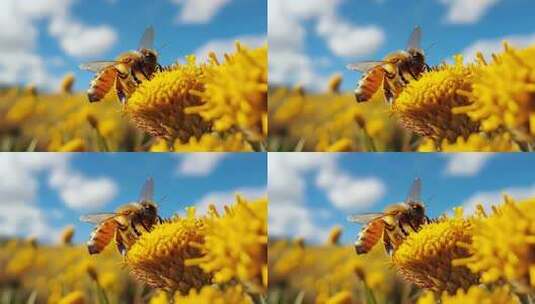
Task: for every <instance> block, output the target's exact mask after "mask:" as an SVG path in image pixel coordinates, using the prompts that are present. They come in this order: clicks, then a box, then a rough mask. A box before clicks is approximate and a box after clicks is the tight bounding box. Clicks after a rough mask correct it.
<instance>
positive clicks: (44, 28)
mask: <svg viewBox="0 0 535 304" xmlns="http://www.w3.org/2000/svg"><path fill="white" fill-rule="evenodd" d="M266 10H267V5H266V1H265V0H255V1H251V0H155V1H143V0H91V1H85V0H22V1H21V0H2V1H1V3H0V11H2V12H3V13H0V83H9V84H13V83H18V84H27V83H29V82H34V83H37V84H38V85H39V86H40V87H43V88H48V89H54V88H55V87H57V83H58V81H59V79H61V77H62V76H63V75H64V74H65V73H68V72H74V73H75V76H76V79H77V82H76V85H75V89H77V90H85V89H86V87H87V85H88V83H89V81H90V80H91V78H92V75H91V73H88V72H84V71H79V70H78V69H77V66H78V65H79V64H80V63H81V62H84V61H90V60H110V59H114V58H115V57H116V56H117V55H118V54H119V53H121V52H124V51H127V50H132V49H136V48H137V46H138V42H139V40H140V37H141V35H142V33H143V31H144V29H145V28H146V27H147V26H149V25H152V26H154V28H155V29H156V41H155V46H156V48H157V49H158V50H159V51H160V54H161V58H160V62H161V63H162V64H170V63H172V62H174V61H176V60H177V59H183V57H184V56H185V55H188V54H192V53H196V54H199V55H202V54H204V53H205V51H206V49H211V50H214V51H216V52H217V53H219V54H221V53H223V52H225V51H229V50H231V49H233V43H234V41H235V40H236V39H240V40H243V42H244V43H245V44H248V45H252V46H257V45H260V44H262V43H263V42H264V41H265V37H266V24H267V15H266ZM2 58H3V59H2Z"/></svg>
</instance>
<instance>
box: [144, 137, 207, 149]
mask: <svg viewBox="0 0 535 304" xmlns="http://www.w3.org/2000/svg"><path fill="white" fill-rule="evenodd" d="M203 136H204V135H203ZM192 140H197V139H196V138H195V137H193V139H192ZM178 145H182V144H181V143H180V141H178ZM195 151H198V150H195ZM149 152H170V149H169V144H168V143H167V141H165V140H163V139H161V138H158V139H156V140H155V141H154V143H153V144H152V145H151V146H150V149H149Z"/></svg>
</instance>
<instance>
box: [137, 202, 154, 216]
mask: <svg viewBox="0 0 535 304" xmlns="http://www.w3.org/2000/svg"><path fill="white" fill-rule="evenodd" d="M141 206H143V213H145V214H146V215H150V216H156V215H157V213H158V209H157V208H156V205H155V204H154V203H152V202H149V201H143V202H141Z"/></svg>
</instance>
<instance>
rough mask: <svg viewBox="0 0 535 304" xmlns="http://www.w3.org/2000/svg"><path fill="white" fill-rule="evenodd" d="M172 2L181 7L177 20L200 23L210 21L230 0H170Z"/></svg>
mask: <svg viewBox="0 0 535 304" xmlns="http://www.w3.org/2000/svg"><path fill="white" fill-rule="evenodd" d="M172 2H173V3H174V4H177V5H179V6H181V7H182V8H181V11H180V13H179V14H178V15H177V16H176V21H177V22H180V23H186V24H202V23H208V22H210V20H212V18H214V17H215V15H216V14H217V13H218V12H219V11H220V10H221V9H223V8H224V7H225V6H226V5H228V4H229V3H230V2H231V0H172Z"/></svg>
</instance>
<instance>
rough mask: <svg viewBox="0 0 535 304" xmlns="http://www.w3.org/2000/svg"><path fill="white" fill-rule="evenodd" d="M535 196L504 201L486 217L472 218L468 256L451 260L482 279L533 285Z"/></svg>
mask: <svg viewBox="0 0 535 304" xmlns="http://www.w3.org/2000/svg"><path fill="white" fill-rule="evenodd" d="M534 223H535V199H528V200H525V201H521V202H518V203H516V202H514V201H513V200H512V199H511V198H510V197H507V196H506V197H505V204H503V205H502V206H500V207H499V208H497V209H496V212H495V213H494V214H492V215H491V216H489V217H480V218H477V219H476V220H475V221H474V237H473V240H472V243H471V244H466V247H467V248H469V251H470V253H471V256H470V257H468V258H466V259H460V260H458V261H455V264H456V265H466V266H468V268H470V270H472V271H473V272H475V273H481V280H482V281H483V282H484V283H491V282H497V281H499V280H500V279H505V280H508V281H509V282H511V283H512V284H513V285H515V286H516V287H518V288H520V289H521V290H523V291H524V292H525V291H528V290H530V288H531V290H533V287H535V255H534V254H533V253H534V252H535V225H534Z"/></svg>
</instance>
